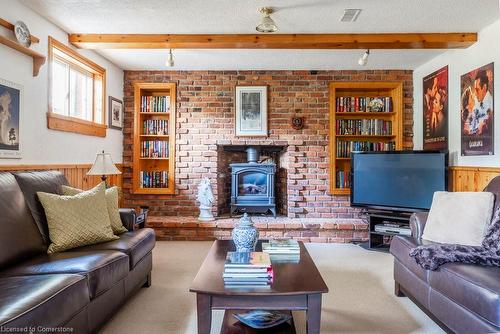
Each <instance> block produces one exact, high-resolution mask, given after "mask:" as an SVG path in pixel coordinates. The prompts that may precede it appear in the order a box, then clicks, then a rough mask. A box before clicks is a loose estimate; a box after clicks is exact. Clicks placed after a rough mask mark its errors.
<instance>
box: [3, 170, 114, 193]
mask: <svg viewBox="0 0 500 334" xmlns="http://www.w3.org/2000/svg"><path fill="white" fill-rule="evenodd" d="M91 166H92V164H77V165H72V164H67V165H52V164H51V165H13V166H9V165H0V171H7V172H19V171H34V170H58V171H61V172H62V173H63V174H64V175H65V176H66V178H67V179H68V182H69V184H70V185H71V186H72V187H75V188H79V189H90V188H92V187H94V186H96V185H97V184H99V182H101V177H100V176H88V175H87V172H88V170H89V169H90V167H91ZM116 166H117V167H118V169H120V170H121V169H122V166H121V164H117V165H116ZM108 184H110V185H116V186H119V187H121V186H122V175H121V174H120V175H111V176H109V177H108Z"/></svg>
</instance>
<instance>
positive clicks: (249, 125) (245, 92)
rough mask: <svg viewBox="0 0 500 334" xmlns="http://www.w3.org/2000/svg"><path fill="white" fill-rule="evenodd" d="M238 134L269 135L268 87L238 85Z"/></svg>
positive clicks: (248, 135)
mask: <svg viewBox="0 0 500 334" xmlns="http://www.w3.org/2000/svg"><path fill="white" fill-rule="evenodd" d="M235 132H236V136H242V137H243V136H246V137H254V136H267V87H266V86H239V87H236V131H235Z"/></svg>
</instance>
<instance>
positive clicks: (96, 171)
mask: <svg viewBox="0 0 500 334" xmlns="http://www.w3.org/2000/svg"><path fill="white" fill-rule="evenodd" d="M121 173H122V172H120V170H118V168H116V166H115V164H114V163H113V159H111V154H109V153H104V151H102V153H97V155H96V157H95V161H94V164H93V165H92V167H90V170H89V171H88V172H87V175H101V180H102V181H104V183H105V184H106V187H107V186H108V184H107V183H106V178H107V176H108V175H116V174H121Z"/></svg>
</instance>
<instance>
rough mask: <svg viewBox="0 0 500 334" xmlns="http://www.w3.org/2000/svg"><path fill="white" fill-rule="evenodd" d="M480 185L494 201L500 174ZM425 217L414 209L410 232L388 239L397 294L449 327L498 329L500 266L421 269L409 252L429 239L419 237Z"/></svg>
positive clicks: (499, 200)
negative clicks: (485, 185)
mask: <svg viewBox="0 0 500 334" xmlns="http://www.w3.org/2000/svg"><path fill="white" fill-rule="evenodd" d="M485 191H490V192H493V193H495V194H496V202H495V206H499V205H500V197H499V195H500V177H496V178H495V179H493V180H492V181H491V182H490V184H489V185H488V186H487V187H486V189H485ZM426 220H427V213H416V214H414V215H413V216H412V217H411V220H410V227H411V230H412V237H402V236H396V237H394V239H393V240H392V242H391V248H390V251H391V253H392V254H393V255H394V280H395V293H396V295H397V296H404V295H406V296H408V297H410V298H411V299H412V300H413V301H414V302H415V303H416V304H417V305H419V307H420V308H422V309H423V310H424V311H425V312H426V313H427V314H428V315H429V316H431V317H432V318H433V319H434V320H436V322H437V323H438V324H439V325H441V326H442V327H443V329H445V330H446V331H448V332H455V333H468V334H469V333H474V334H480V333H500V268H498V267H486V266H478V265H470V264H460V263H448V264H445V265H443V266H441V267H440V268H439V269H438V270H435V271H430V270H425V269H423V268H422V267H420V266H419V265H418V264H417V263H416V262H415V260H414V259H413V258H411V257H410V256H409V255H408V254H409V253H410V250H411V249H412V248H414V247H416V246H418V245H423V244H430V243H431V242H429V241H426V240H423V239H422V238H421V237H422V233H423V230H424V226H425V222H426ZM499 242H500V241H499Z"/></svg>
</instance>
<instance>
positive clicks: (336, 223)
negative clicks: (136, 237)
mask: <svg viewBox="0 0 500 334" xmlns="http://www.w3.org/2000/svg"><path fill="white" fill-rule="evenodd" d="M238 219H239V218H229V217H223V218H218V219H217V220H216V221H212V222H200V221H199V220H198V219H197V218H196V217H177V216H171V217H149V218H148V224H147V225H148V227H152V228H154V229H155V231H156V237H157V239H158V240H214V239H230V238H231V230H232V229H233V228H234V226H235V224H236V223H237V222H238ZM252 220H253V222H254V226H255V227H257V228H258V229H259V233H260V237H261V238H265V239H275V238H293V239H297V240H301V241H304V242H335V243H349V242H352V241H367V240H368V225H367V224H366V223H365V222H364V221H363V220H361V219H337V220H332V219H324V218H323V219H322V218H288V217H282V216H278V217H277V218H276V219H274V218H272V217H252Z"/></svg>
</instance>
